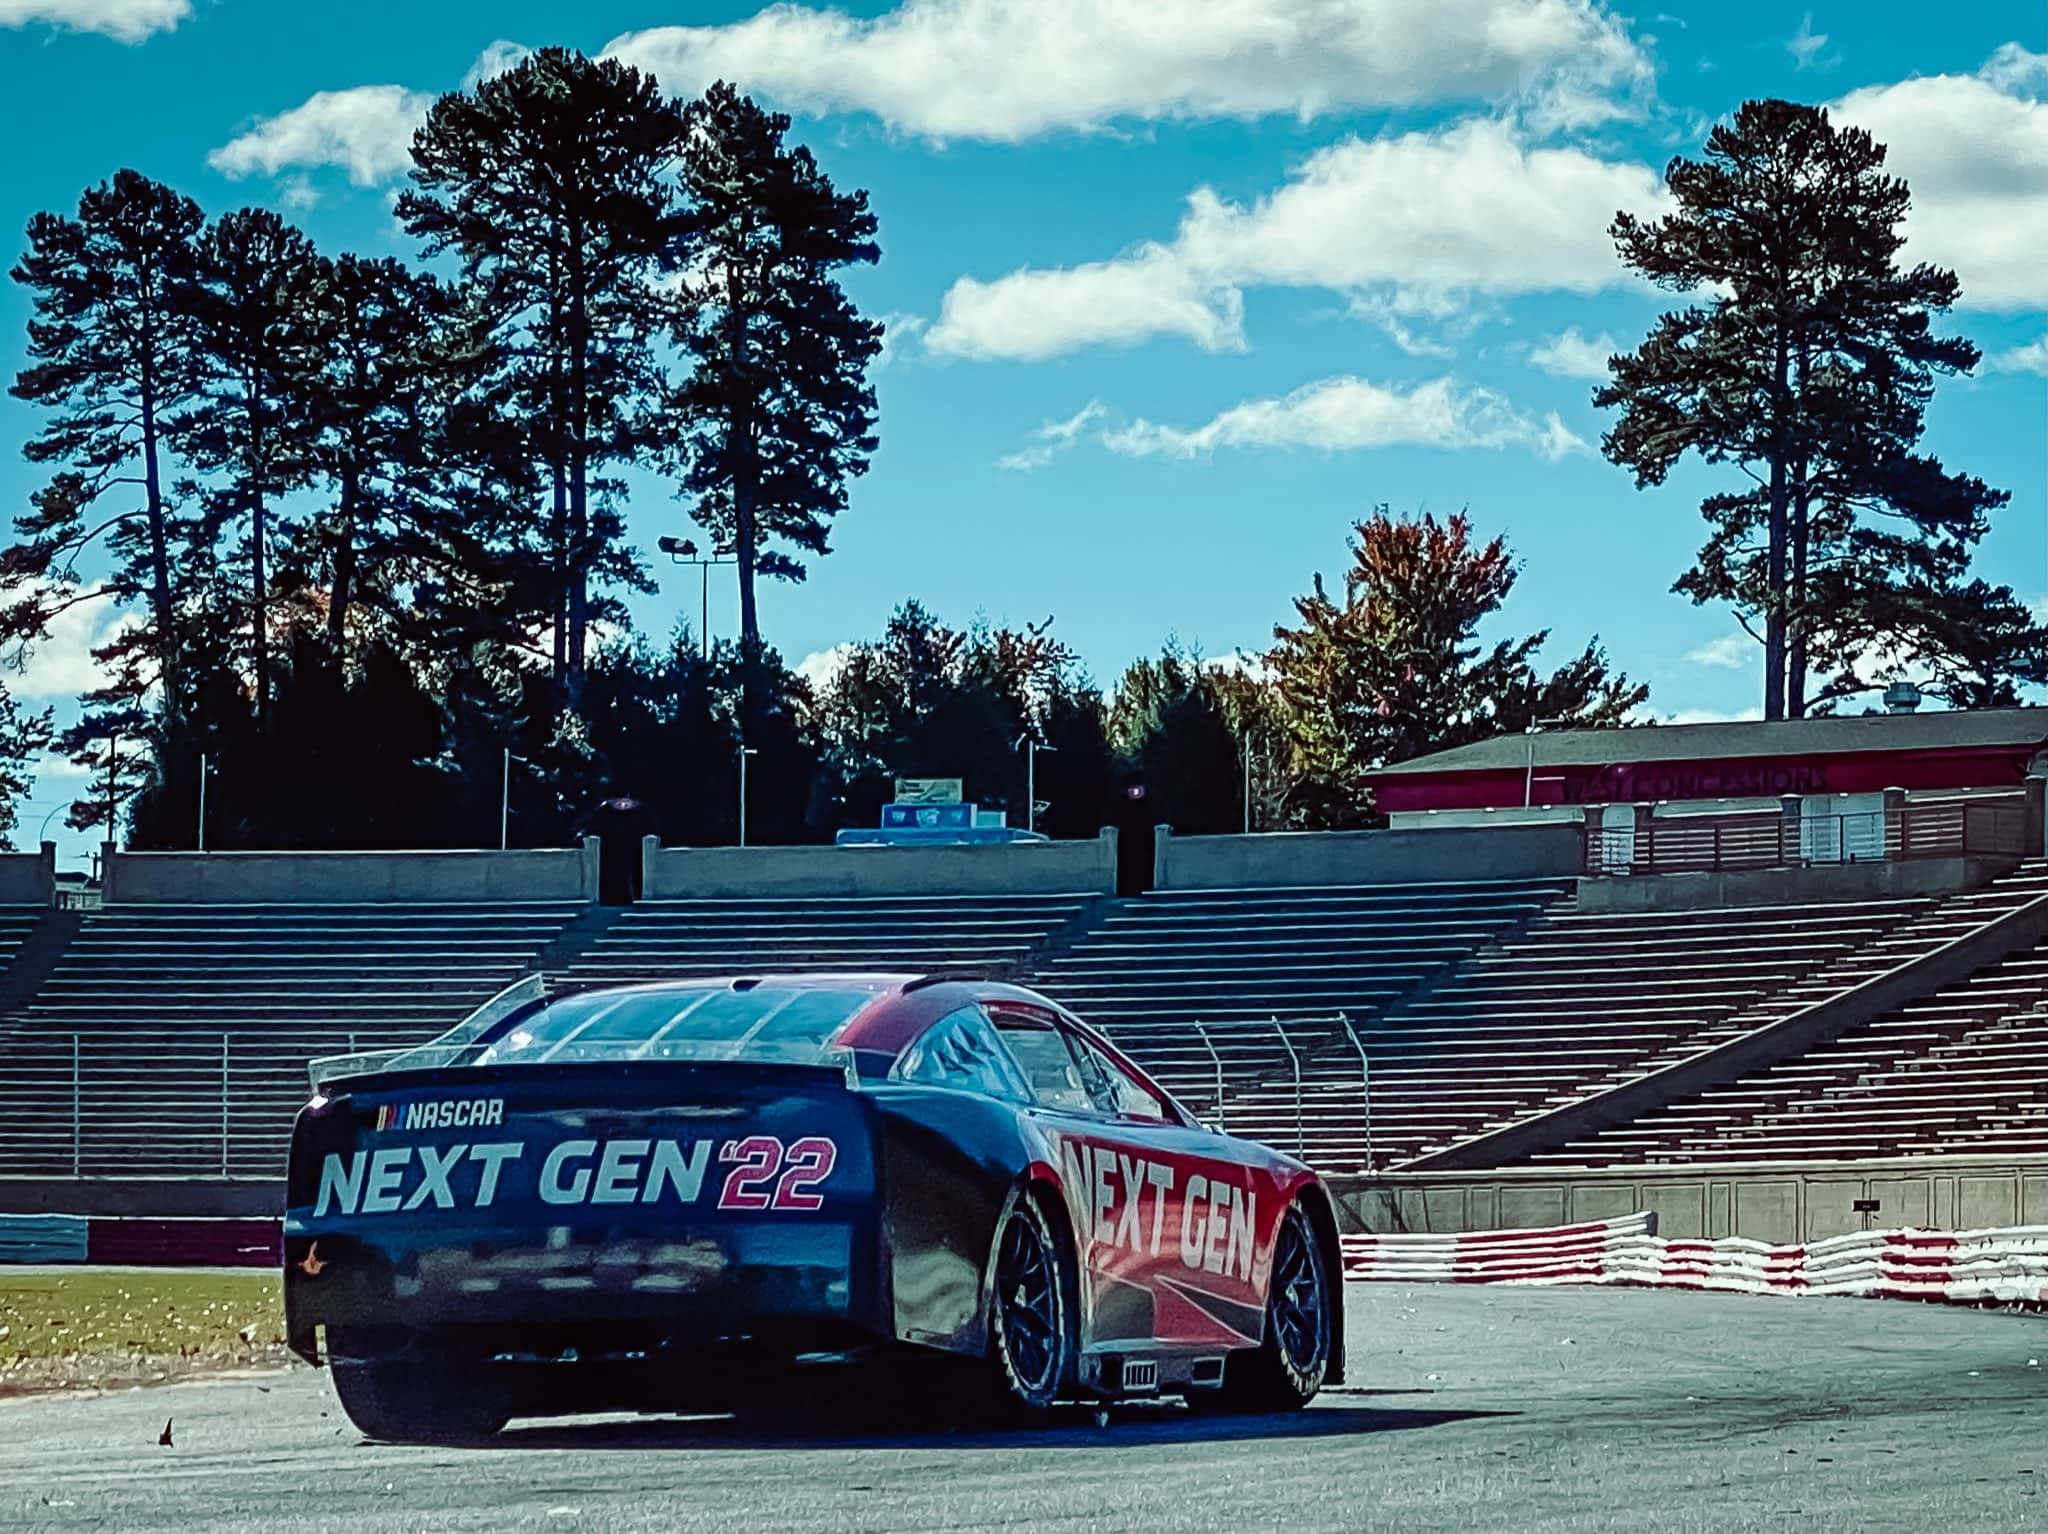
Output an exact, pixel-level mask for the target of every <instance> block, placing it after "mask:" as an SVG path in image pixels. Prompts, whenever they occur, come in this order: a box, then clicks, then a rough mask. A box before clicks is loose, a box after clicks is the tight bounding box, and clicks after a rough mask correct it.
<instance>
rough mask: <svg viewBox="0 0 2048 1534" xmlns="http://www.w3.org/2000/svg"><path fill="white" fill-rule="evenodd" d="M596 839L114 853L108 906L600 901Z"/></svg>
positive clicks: (108, 869)
mask: <svg viewBox="0 0 2048 1534" xmlns="http://www.w3.org/2000/svg"><path fill="white" fill-rule="evenodd" d="M597 863H598V843H597V839H596V838H595V837H589V838H586V839H585V841H584V843H583V845H582V846H581V847H537V848H532V849H515V850H513V851H510V852H112V851H109V852H108V854H107V855H106V857H105V858H104V859H103V860H102V867H103V868H104V870H105V872H104V876H103V881H102V882H103V888H104V891H105V900H106V903H107V904H108V905H116V904H122V905H183V904H194V905H201V904H204V905H230V904H237V903H242V902H263V903H269V904H286V905H289V904H306V905H341V904H348V903H354V902H376V901H394V902H396V901H450V902H460V901H508V900H595V899H596V898H597Z"/></svg>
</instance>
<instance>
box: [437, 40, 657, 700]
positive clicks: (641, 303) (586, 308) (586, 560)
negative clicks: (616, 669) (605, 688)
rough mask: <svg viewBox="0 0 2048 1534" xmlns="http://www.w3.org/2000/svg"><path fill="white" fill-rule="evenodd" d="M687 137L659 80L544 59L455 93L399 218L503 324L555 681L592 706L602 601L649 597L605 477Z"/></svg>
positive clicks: (511, 406)
mask: <svg viewBox="0 0 2048 1534" xmlns="http://www.w3.org/2000/svg"><path fill="white" fill-rule="evenodd" d="M682 129H683V122H682V113H681V112H680V110H679V109H678V108H677V107H676V105H675V104H674V103H673V102H671V101H669V100H667V99H666V98H664V97H663V96H662V94H661V92H660V90H659V88H658V87H657V86H656V84H655V82H654V81H653V79H652V78H651V77H649V76H647V75H643V74H641V73H640V72H639V71H638V70H635V69H631V68H628V67H627V66H625V65H623V64H620V63H618V62H616V61H613V60H599V61H593V60H590V59H587V58H585V57H583V56H582V55H581V54H578V53H572V52H569V51H567V50H564V49H561V48H544V49H542V50H541V51H540V52H538V53H536V54H534V55H532V56H531V57H530V58H528V59H526V60H525V61H523V62H522V63H521V64H520V65H519V66H518V67H517V68H515V69H511V70H508V71H507V72H505V73H504V74H501V75H497V76H495V77H493V78H491V79H489V80H486V81H484V82H483V83H482V84H481V85H479V86H477V87H476V89H475V91H474V92H473V93H456V94H451V95H447V96H443V97H442V98H441V99H440V100H439V101H438V102H436V103H435V104H434V107H433V109H432V111H431V112H430V113H429V114H428V117H427V121H426V124H425V126H423V127H422V128H421V129H420V131H419V132H418V134H417V135H415V137H414V139H413V160H414V170H413V173H412V179H413V183H414V188H415V189H414V190H411V191H408V192H406V193H405V194H404V195H403V196H401V197H400V198H399V201H398V213H399V217H400V218H402V219H403V220H404V221H405V224H406V227H407V228H408V229H409V230H410V231H411V232H412V233H413V234H414V235H416V236H418V237H419V238H420V239H421V240H423V241H424V242H425V249H426V253H427V254H428V255H429V256H436V255H440V254H443V253H445V252H452V253H454V254H455V255H456V256H457V257H459V258H460V261H461V265H462V272H463V275H464V277H465V279H466V281H467V282H468V283H470V284H471V285H472V286H473V288H474V290H475V292H476V294H477V297H478V301H479V302H480V303H481V304H482V305H483V307H484V309H485V311H486V313H487V314H488V315H489V317H490V321H491V325H492V327H493V331H494V334H495V338H496V340H497V343H498V352H497V355H498V357H499V359H500V362H501V366H500V368H499V370H498V372H497V375H496V377H495V378H494V380H493V394H494V398H495V400H496V402H497V404H498V406H499V408H501V409H502V410H503V411H504V412H505V413H506V414H507V415H509V416H510V417H511V418H512V419H513V420H515V421H516V422H517V423H518V424H519V426H520V428H521V431H522V435H523V439H524V441H523V446H524V451H525V452H526V454H527V455H528V456H529V457H530V459H531V460H532V461H533V462H534V463H535V464H536V465H538V466H539V469H540V477H541V479H542V480H543V481H544V482H545V484H546V485H547V487H548V491H549V493H550V495H551V501H552V504H551V506H550V508H549V511H548V513H547V515H546V517H545V519H544V525H543V526H542V527H541V528H540V529H539V530H538V531H539V532H540V534H541V537H540V538H539V539H538V540H535V542H537V544H538V556H539V560H540V562H541V563H542V566H543V572H544V579H539V578H537V577H536V574H535V573H532V572H529V573H527V574H525V575H524V576H522V577H520V578H519V580H518V584H517V589H518V590H519V591H520V592H521V593H524V594H534V588H535V587H536V585H541V586H544V588H545V589H544V590H543V591H541V592H540V593H538V594H540V595H542V596H543V597H544V598H545V600H546V604H547V607H546V612H547V616H548V618H549V619H550V620H551V626H552V629H553V675H554V679H555V681H556V683H557V684H558V685H559V686H560V687H562V688H563V689H564V691H565V693H566V695H567V697H568V699H569V702H570V706H571V708H572V709H573V708H575V707H577V706H579V701H580V698H581V694H582V688H583V677H584V671H585V667H586V665H587V660H588V647H589V636H590V629H591V627H592V625H593V623H594V622H595V621H597V620H598V619H599V618H600V617H604V616H608V615H609V614H608V610H607V609H606V608H605V607H603V606H602V604H600V603H599V602H598V601H597V600H596V599H595V597H594V595H593V588H594V587H596V586H606V585H610V586H616V585H620V584H629V585H631V584H641V583H644V576H642V575H640V574H639V572H638V568H637V566H636V565H635V563H634V562H633V560H632V559H631V557H630V556H629V555H628V554H627V553H626V551H625V549H624V547H623V539H624V524H623V521H622V519H621V518H620V516H619V513H618V510H617V507H616V504H615V501H616V496H617V486H616V485H615V484H614V483H612V482H610V481H607V480H605V479H604V478H602V471H603V469H604V466H605V465H607V464H612V463H618V462H622V461H624V460H626V459H628V458H630V457H631V456H632V455H633V454H634V453H635V452H636V451H637V450H638V449H639V447H640V446H641V445H642V443H643V440H644V428H645V421H644V416H645V413H646V407H647V404H648V402H649V400H650V398H651V395H652V392H653V390H654V387H655V382H656V376H655V362H654V357H653V352H652V346H651V340H652V337H653V335H654V333H655V331H656V329H657V327H658V324H659V322H660V299H659V296H658V294H657V292H656V290H655V288H654V285H653V282H652V278H653V276H654V269H655V262H656V257H657V255H658V254H659V252H660V251H661V249H662V247H663V244H664V242H665V240H666V238H667V236H668V233H669V229H670V222H671V215H672V212H673V206H672V205H673V192H672V190H671V187H670V185H669V181H668V179H667V178H668V175H669V172H670V170H671V167H672V165H673V162H674V160H675V158H676V155H677V153H678V150H679V147H680V142H681V136H682Z"/></svg>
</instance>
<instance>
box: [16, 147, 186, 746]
mask: <svg viewBox="0 0 2048 1534" xmlns="http://www.w3.org/2000/svg"><path fill="white" fill-rule="evenodd" d="M202 222H203V219H202V216H201V214H200V211H199V208H198V206H197V205H196V204H195V203H193V202H192V201H191V200H190V199H189V198H185V197H181V196H179V195H178V194H177V193H176V192H174V191H172V190H171V189H170V188H169V187H166V186H163V185H161V184H159V183H157V182H154V181H151V180H149V179H148V178H147V177H144V176H141V175H139V174H137V173H136V172H134V171H132V170H124V171H121V172H119V173H118V174H117V175H115V177H114V178H113V179H112V180H111V181H108V182H105V183H102V184H101V185H100V186H97V187H94V188H92V189H90V190H88V191H87V192H85V193H84V194H83V195H82V196H81V197H80V198H79V200H78V214H77V216H76V217H75V218H66V217H63V216H62V215H60V214H56V213H38V214H37V215H36V216H35V217H34V218H33V219H31V220H30V221H29V227H28V251H27V253H26V254H25V255H23V256H22V258H21V261H20V262H19V264H17V265H16V266H15V268H14V270H13V273H12V275H13V277H14V280H15V281H16V282H19V283H21V284H22V285H23V286H24V287H26V288H27V289H28V290H29V291H30V294H31V296H32V302H33V304H34V312H33V314H32V316H31V318H30V320H29V326H28V355H29V365H28V366H27V367H25V368H24V369H23V370H22V372H21V374H20V376H19V377H18V378H17V379H16V380H15V383H14V386H13V390H12V392H13V393H14V395H15V396H16V397H17V398H18V399H22V400H26V401H28V402H29V403H30V404H33V405H38V406H41V407H43V408H44V409H45V410H47V411H49V412H51V415H50V418H49V420H48V421H47V423H46V424H45V425H44V427H43V428H42V430H41V431H40V432H39V433H38V434H37V435H36V436H35V437H33V438H31V439H30V440H29V442H28V443H27V445H26V447H25V449H24V451H25V453H26V455H27V457H28V458H29V461H30V462H32V463H47V464H54V465H57V466H59V468H58V472H57V473H56V474H55V476H54V477H53V478H52V480H51V481H50V483H49V484H48V485H46V486H44V487H43V488H42V489H41V490H39V491H37V492H36V494H35V496H34V500H33V509H32V510H31V511H30V512H28V513H27V514H26V515H24V516H21V517H18V518H16V519H15V528H16V530H17V531H18V533H19V534H20V541H19V542H17V543H15V544H12V545H10V546H9V547H8V548H7V549H6V550H5V551H0V595H4V602H5V605H4V606H0V644H5V645H6V646H8V647H9V648H10V649H13V650H14V651H16V652H17V654H18V653H20V652H21V651H23V650H24V649H26V648H28V647H30V646H32V645H33V644H34V643H35V642H36V641H37V640H39V639H41V638H43V637H44V636H45V635H46V634H47V632H48V626H49V624H50V622H51V621H52V620H53V619H55V618H56V617H57V616H58V615H59V614H61V613H63V612H64V611H65V610H66V609H68V608H72V607H77V606H81V605H84V604H88V603H93V602H98V601H103V600H111V601H113V602H115V603H118V604H121V605H124V606H126V605H130V604H140V605H141V608H142V612H143V622H142V623H141V624H140V625H139V626H138V627H137V628H136V629H134V630H131V631H129V636H128V637H126V638H125V639H124V641H123V651H124V654H125V655H127V656H129V657H130V658H132V660H133V662H134V664H135V665H136V666H137V667H138V668H139V670H140V672H141V673H142V675H141V684H142V685H143V686H145V687H147V686H150V685H155V684H158V683H160V684H161V685H162V689H163V692H162V696H163V699H164V706H165V708H166V710H167V711H169V712H172V713H173V714H175V712H176V711H177V709H178V708H179V706H180V703H181V701H182V699H183V697H184V695H185V684H184V679H183V677H182V675H181V669H182V668H181V665H180V649H181V643H180V630H181V626H182V624H181V617H180V608H181V603H182V600H183V598H184V596H185V594H186V593H187V591H188V589H189V584H190V572H189V561H188V559H187V557H186V556H187V553H188V551H189V548H190V545H191V541H192V537H193V529H192V527H191V526H190V524H189V523H188V522H186V521H184V520H182V519H181V518H180V517H179V515H178V512H177V507H176V504H175V501H174V499H173V497H172V495H171V493H170V486H169V482H168V480H169V473H170V467H171V466H170V463H169V447H168V436H167V433H168V428H169V425H170V423H171V422H172V421H173V420H174V419H175V418H176V417H177V416H178V415H179V414H180V413H181V412H182V411H183V410H184V408H185V407H186V406H187V405H188V404H189V403H190V401H191V399H192V397H193V394H194V391H195V389H196V388H197V384H198V377H199V365H198V358H197V356H196V354H195V347H194V342H193V335H192V285H193V272H194V264H195V259H196V242H197V240H198V236H199V231H200V227H201V224H202ZM102 548H103V549H104V550H105V551H106V553H107V554H109V555H110V556H111V566H112V567H111V572H110V574H109V575H108V576H107V577H106V579H105V580H104V581H87V580H85V579H84V578H82V577H81V576H80V575H79V573H78V569H79V566H80V564H81V563H82V562H83V563H85V564H87V565H88V567H89V566H90V565H91V563H92V562H93V554H94V551H95V550H98V549H102Z"/></svg>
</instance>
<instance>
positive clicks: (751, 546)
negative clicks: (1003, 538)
mask: <svg viewBox="0 0 2048 1534" xmlns="http://www.w3.org/2000/svg"><path fill="white" fill-rule="evenodd" d="M788 130H789V119H788V118H787V117H785V116H782V115H780V114H777V113H770V112H764V111H762V110H761V108H760V107H758V106H756V105H755V104H754V103H753V102H752V101H751V100H749V99H748V98H747V97H745V96H742V95H740V94H739V93H738V92H737V91H735V90H734V89H733V88H732V87H731V86H729V85H726V84H725V83H723V82H720V83H718V84H715V85H713V86H712V87H711V89H710V90H709V91H708V92H707V93H706V94H705V95H704V97H703V99H701V100H699V101H695V102H692V103H691V104H690V106H689V108H688V110H687V113H686V131H685V135H684V152H683V157H682V162H681V167H680V180H681V186H682V191H683V208H682V213H681V216H680V218H679V219H678V221H677V228H676V235H675V238H674V240H673V242H672V243H671V244H670V246H669V248H668V251H667V254H666V262H667V266H668V269H669V272H670V274H671V276H672V277H673V279H674V281H673V289H672V292H673V299H674V303H673V314H674V316H675V330H676V339H677V341H678V343H679V344H680V346H681V347H682V350H683V353H684V372H683V375H682V377H681V378H680V379H679V380H678V381H677V382H676V384H675V386H674V388H673V389H672V390H671V392H670V397H669V409H670V418H671V431H672V432H673V434H674V451H675V458H676V463H677V467H678V469H679V470H680V472H681V477H682V485H683V493H684V495H685V497H686V498H688V499H689V500H690V501H691V503H692V504H691V513H690V514H691V515H692V516H693V517H694V518H695V519H696V520H697V521H698V523H700V524H701V525H702V526H703V527H704V528H705V529H706V530H707V531H709V532H710V533H711V535H712V536H713V538H714V539H715V540H716V541H717V543H718V544H719V545H720V546H721V547H723V548H727V549H730V550H731V551H732V553H733V557H734V560H735V563H736V565H737V573H738V576H739V597H740V647H741V650H742V653H743V654H746V655H753V654H756V653H758V652H759V650H760V648H761V623H760V614H759V611H758V608H757V606H756V600H755V579H756V577H757V576H760V575H766V576H772V577H776V578H779V579H783V580H802V579H803V577H804V564H803V560H802V557H801V556H804V555H821V554H824V553H826V552H828V550H829V547H830V545H829V541H828V540H829V538H830V534H831V527H832V519H833V518H834V517H836V516H837V515H838V514H839V513H840V512H842V511H844V510H845V509H846V503H847V482H848V481H849V480H851V479H853V478H854V477H856V476H858V475H860V474H863V473H865V472H866V471H867V462H868V457H869V455H870V454H872V453H873V452H874V450H875V436H874V426H875V392H874V390H873V389H872V388H870V387H869V386H868V383H867V368H868V363H869V362H870V361H871V360H872V359H873V358H874V356H875V354H876V353H877V352H878V351H879V350H880V349H881V344H882V327H881V326H880V325H879V324H877V323H875V322H873V321H871V320H865V319H863V318H861V316H860V313H859V311H858V310H856V309H855V308H854V306H853V303H852V302H851V300H849V299H848V298H847V296H846V294H845V292H844V291H843V290H842V289H841V288H840V285H839V282H838V279H837V277H836V275H835V274H836V273H837V272H838V271H839V270H840V269H841V268H843V267H847V266H852V265H861V264H866V263H871V262H873V261H875V260H877V259H878V258H879V256H880V251H879V249H878V247H877V246H876V244H875V218H874V215H873V214H872V213H870V212H869V211H868V206H867V193H866V192H863V191H853V192H840V191H837V190H836V189H835V188H834V187H833V185H832V183H831V181H830V179H828V178H827V177H826V175H825V173H824V172H823V171H821V170H819V169H818V166H817V162H816V161H815V160H813V159H812V158H811V152H810V151H809V150H808V149H806V148H804V147H803V146H801V145H796V146H786V145H785V144H784V143H783V135H784V134H785V133H787V132H788Z"/></svg>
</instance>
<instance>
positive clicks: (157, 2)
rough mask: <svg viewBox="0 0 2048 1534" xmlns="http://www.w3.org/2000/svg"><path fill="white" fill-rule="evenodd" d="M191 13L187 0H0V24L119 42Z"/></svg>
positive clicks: (148, 33)
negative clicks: (43, 27) (85, 34)
mask: <svg viewBox="0 0 2048 1534" xmlns="http://www.w3.org/2000/svg"><path fill="white" fill-rule="evenodd" d="M191 14H192V4H191V0H0V27H26V26H33V25H34V24H35V23H37V22H41V23H43V24H44V25H46V26H52V27H59V28H62V29H63V30H64V31H67V32H97V33H99V34H100V35H101V36H103V37H111V38H113V39H114V40H115V41H116V42H123V43H139V42H141V41H142V40H143V39H144V38H146V37H149V36H151V35H152V34H154V33H157V32H169V31H171V30H172V29H173V28H175V27H176V26H177V25H178V23H179V22H181V21H183V20H184V19H185V18H186V17H187V16H190V15H191Z"/></svg>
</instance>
